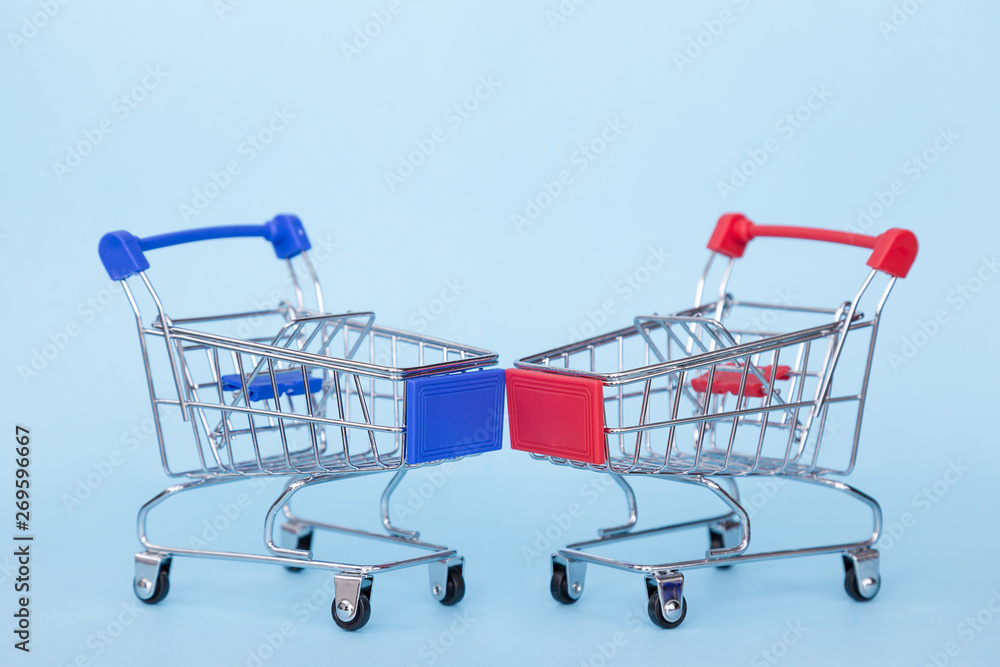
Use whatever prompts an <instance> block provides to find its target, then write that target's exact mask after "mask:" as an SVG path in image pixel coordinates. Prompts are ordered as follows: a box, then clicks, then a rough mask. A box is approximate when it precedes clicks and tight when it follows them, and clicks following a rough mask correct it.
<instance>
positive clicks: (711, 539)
mask: <svg viewBox="0 0 1000 667" xmlns="http://www.w3.org/2000/svg"><path fill="white" fill-rule="evenodd" d="M708 543H709V547H710V548H712V549H721V548H722V547H723V546H724V544H725V543H724V542H723V540H722V533H719V532H716V531H714V530H712V529H711V528H709V529H708ZM731 567H732V565H716V566H715V569H717V570H728V569H729V568H731Z"/></svg>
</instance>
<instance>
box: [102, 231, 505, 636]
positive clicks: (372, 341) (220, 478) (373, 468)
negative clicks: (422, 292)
mask: <svg viewBox="0 0 1000 667" xmlns="http://www.w3.org/2000/svg"><path fill="white" fill-rule="evenodd" d="M236 237H261V238H263V239H265V240H267V241H269V242H270V243H271V245H272V246H273V249H274V253H275V254H276V255H277V256H278V258H279V259H283V260H285V261H286V262H287V265H288V270H289V281H288V285H289V287H290V290H289V291H290V292H294V297H295V301H294V302H291V301H289V300H287V299H281V300H276V301H275V302H273V303H268V304H267V305H266V306H265V307H263V308H259V309H258V310H256V311H252V312H238V313H234V314H229V315H212V316H208V317H193V318H186V319H179V318H172V317H170V316H168V314H167V310H166V309H165V306H164V304H163V301H162V300H161V298H160V296H159V294H158V293H157V291H156V290H155V289H154V288H153V284H152V282H151V281H150V279H149V276H148V275H147V270H148V269H149V262H148V261H147V259H146V255H145V253H147V252H149V251H151V250H157V249H159V248H164V247H167V246H174V245H179V244H184V243H190V242H194V241H204V240H209V239H222V238H236ZM309 249H310V244H309V239H308V237H307V236H306V233H305V229H303V227H302V223H301V221H300V220H299V219H298V218H297V217H295V216H292V215H279V216H276V217H275V218H274V219H273V220H271V221H269V222H267V223H265V224H263V225H237V226H228V227H211V228H206V229H193V230H186V231H182V232H175V233H170V234H162V235H159V236H149V237H146V238H139V237H137V236H134V235H132V234H130V233H128V232H125V231H118V232H111V233H109V234H106V235H105V236H104V237H103V238H102V239H101V243H100V248H99V250H100V255H101V260H102V262H103V263H104V267H105V269H106V270H107V272H108V274H109V275H110V277H111V278H112V279H113V280H118V281H121V284H122V288H123V290H124V292H125V295H126V297H127V298H128V300H129V303H130V304H131V306H132V309H133V311H134V314H135V323H136V326H137V328H138V331H139V344H140V350H141V352H142V359H143V365H144V366H145V370H146V384H147V388H148V390H149V397H150V401H151V404H152V409H153V418H154V423H155V427H156V438H157V441H158V444H159V448H160V457H161V461H162V465H163V470H164V472H166V474H167V475H168V476H170V477H179V478H181V479H182V480H183V481H181V482H179V483H177V484H175V485H174V486H171V487H169V488H167V489H166V490H164V491H163V492H161V493H160V494H159V495H157V496H155V497H154V498H153V499H152V500H150V501H149V502H147V503H146V504H145V505H143V506H142V508H141V509H140V510H139V516H138V532H139V540H140V542H141V543H142V546H143V548H144V549H145V550H144V551H143V552H142V553H139V554H137V555H136V557H135V562H136V573H135V580H134V589H135V594H136V596H137V597H138V598H139V599H140V600H142V601H143V602H146V603H149V604H153V603H157V602H160V601H161V600H163V599H164V598H165V597H166V596H167V592H168V590H169V576H170V568H171V562H172V560H173V558H174V557H177V556H181V557H196V558H209V559H217V560H218V559H221V560H233V561H243V562H252V563H265V564H275V565H283V566H285V567H286V568H288V569H289V570H292V571H298V570H301V569H303V568H315V569H322V570H326V571H327V572H330V573H331V574H333V579H334V589H335V590H334V600H333V604H332V609H331V612H332V614H333V619H334V621H335V622H336V623H337V625H339V626H340V627H342V628H344V629H345V630H357V629H359V628H361V627H362V626H364V625H365V624H366V623H367V622H368V619H369V616H370V614H371V602H370V600H371V590H372V580H373V576H374V575H375V574H378V573H381V572H388V571H391V570H398V569H402V568H407V567H414V566H417V565H427V566H428V567H429V570H430V590H431V595H432V596H433V597H434V599H436V600H437V601H438V602H440V603H441V604H444V605H453V604H456V603H457V602H458V601H460V600H461V599H462V596H463V595H464V593H465V581H464V577H463V568H464V563H465V561H464V559H463V558H462V557H461V556H459V555H458V553H457V552H456V551H455V550H454V549H449V548H448V547H444V546H439V545H436V544H431V543H428V542H424V541H421V540H420V535H419V533H417V532H414V531H410V530H405V529H403V528H400V527H398V526H395V525H393V523H392V522H391V520H390V516H389V514H390V512H389V507H390V504H389V503H390V497H391V496H392V493H393V491H394V490H395V489H396V487H397V486H398V485H399V483H400V481H401V480H402V478H403V476H404V475H405V474H406V472H407V471H408V470H410V469H412V468H416V467H419V466H428V465H435V464H439V463H442V462H443V461H447V460H454V459H458V458H462V457H465V456H473V455H477V454H481V453H483V452H488V451H495V450H498V449H500V446H501V440H502V435H503V434H502V431H503V414H502V411H503V389H504V380H503V371H501V370H498V369H492V368H489V367H490V366H493V365H495V364H496V362H497V356H496V355H495V354H493V353H491V352H488V351H486V350H481V349H478V348H475V347H470V346H467V345H459V344H456V343H449V342H447V341H443V340H439V339H437V338H431V337H429V336H424V335H418V334H414V333H409V332H406V331H401V330H398V329H391V328H388V327H383V326H378V325H376V324H375V321H374V320H375V316H374V314H372V313H369V312H352V313H345V314H339V315H332V314H327V313H325V312H324V307H323V292H322V289H321V288H320V283H319V279H318V278H317V275H316V272H315V270H314V269H313V266H312V264H311V262H310V261H309V255H308V252H307V251H308V250H309ZM263 258H264V256H263V255H260V256H259V257H254V256H253V254H252V253H246V254H245V255H240V256H237V255H234V256H233V257H232V258H231V259H229V260H228V261H227V262H226V263H225V264H223V266H225V267H227V268H228V269H229V270H230V272H231V275H232V276H234V277H233V279H232V280H233V282H234V283H241V281H240V278H241V277H242V276H245V275H247V274H248V273H250V272H252V271H254V269H255V267H256V266H257V260H258V259H263ZM221 261H222V260H220V263H221ZM310 285H311V287H312V292H313V295H314V296H313V297H312V299H311V301H310V303H309V307H307V303H306V301H307V299H306V296H307V295H306V292H307V291H308V286H310ZM304 287H305V289H304ZM278 293H279V294H280V292H278ZM171 312H172V311H171ZM383 472H392V473H394V474H393V475H392V477H391V478H390V480H389V483H388V484H387V486H386V488H385V491H384V492H383V494H382V497H381V520H382V521H381V522H382V529H383V530H382V531H380V532H374V531H369V530H361V529H357V528H349V527H346V526H341V525H336V524H332V523H328V522H325V521H317V520H312V519H305V518H303V517H301V516H299V515H297V514H293V513H292V506H291V501H292V497H293V496H294V495H295V494H296V493H297V492H299V491H301V490H303V489H305V488H307V487H312V486H315V485H319V484H324V483H326V482H332V481H338V480H344V479H349V478H352V477H358V476H361V475H366V474H377V473H383ZM253 478H257V479H261V478H265V479H266V478H283V481H284V482H285V485H284V488H283V489H282V491H281V492H280V493H279V494H278V497H277V499H275V501H274V503H273V504H272V505H271V507H270V509H269V510H268V511H267V513H266V514H265V517H264V531H263V537H264V540H263V541H264V544H263V549H262V550H261V551H263V553H260V552H250V553H244V552H235V551H223V550H221V549H207V548H204V547H203V546H202V545H195V543H194V542H192V545H191V546H178V545H163V544H158V543H154V542H153V541H151V540H150V539H149V537H148V535H147V530H146V524H147V517H148V515H149V513H150V511H151V510H153V508H155V507H157V506H158V505H160V504H162V503H164V502H165V501H167V500H169V499H172V498H175V497H177V496H178V495H180V494H182V493H185V492H188V491H193V490H196V489H201V488H205V487H208V486H214V485H218V484H223V483H227V482H234V481H239V480H247V479H253ZM333 500H334V502H333V503H332V504H331V508H332V509H334V510H336V509H338V508H340V507H343V506H347V505H353V504H356V499H355V498H354V494H347V493H341V494H338V495H337V496H335V497H334V499H333ZM241 507H242V505H241ZM279 516H280V517H283V519H282V520H281V521H280V530H279V531H278V532H279V533H280V537H278V538H277V540H276V536H275V529H276V526H275V523H276V521H278V519H279ZM316 531H326V532H334V533H338V534H341V535H350V536H353V537H361V538H368V539H374V540H378V541H380V542H382V543H391V544H395V545H401V546H403V547H409V548H413V549H417V550H420V551H423V552H424V553H422V554H421V555H418V556H413V557H409V558H397V559H395V560H388V561H385V562H379V563H357V562H348V561H342V560H328V559H320V558H316V557H314V551H313V549H314V546H315V545H314V543H313V534H314V532H316ZM196 546H197V548H196ZM321 553H322V551H321Z"/></svg>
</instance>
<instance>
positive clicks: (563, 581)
mask: <svg viewBox="0 0 1000 667" xmlns="http://www.w3.org/2000/svg"><path fill="white" fill-rule="evenodd" d="M549 592H550V593H552V597H553V598H555V601H556V602H561V603H562V604H573V603H574V602H576V598H571V597H570V596H569V580H568V579H567V578H566V566H564V565H563V564H562V563H553V564H552V581H551V582H550V583H549Z"/></svg>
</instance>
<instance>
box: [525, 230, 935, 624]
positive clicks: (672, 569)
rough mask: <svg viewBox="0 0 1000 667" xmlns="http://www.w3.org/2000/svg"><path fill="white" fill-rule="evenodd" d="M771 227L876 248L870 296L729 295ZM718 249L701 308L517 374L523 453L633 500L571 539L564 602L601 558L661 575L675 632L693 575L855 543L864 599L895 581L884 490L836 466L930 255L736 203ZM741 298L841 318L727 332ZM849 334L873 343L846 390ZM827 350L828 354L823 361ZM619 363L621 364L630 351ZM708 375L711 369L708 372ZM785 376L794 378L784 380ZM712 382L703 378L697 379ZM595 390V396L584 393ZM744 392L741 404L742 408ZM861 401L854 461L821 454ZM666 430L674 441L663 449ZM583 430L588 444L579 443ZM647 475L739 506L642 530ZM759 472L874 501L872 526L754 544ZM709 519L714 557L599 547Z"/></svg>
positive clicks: (653, 606)
mask: <svg viewBox="0 0 1000 667" xmlns="http://www.w3.org/2000/svg"><path fill="white" fill-rule="evenodd" d="M764 236H770V237H786V238H799V239H810V240H819V241H827V242H834V243H840V244H846V245H854V246H860V247H865V248H869V249H871V250H873V253H872V256H871V257H870V258H869V261H868V265H869V267H870V268H871V270H870V271H869V273H868V275H867V277H866V278H865V279H864V281H863V283H862V285H861V287H860V288H859V289H858V290H857V292H856V293H855V296H854V298H853V299H852V300H850V301H847V302H845V303H844V304H842V305H841V306H840V307H838V308H835V309H826V308H806V307H799V306H792V305H788V304H786V305H773V304H762V303H757V302H741V301H738V300H736V299H735V298H734V297H733V296H732V295H730V294H729V293H728V292H727V288H728V285H729V280H730V277H731V275H732V272H733V267H734V264H735V260H736V259H737V258H739V257H741V256H742V255H743V252H744V251H745V248H746V245H747V243H748V242H749V241H750V240H752V239H753V238H757V237H764ZM709 248H710V250H712V254H711V255H710V257H709V260H708V263H707V264H706V266H705V269H704V271H703V272H702V275H701V277H700V279H699V281H698V285H697V288H696V296H695V306H694V308H692V309H689V310H686V311H682V312H680V313H677V314H676V315H671V316H665V317H662V316H650V317H637V318H635V322H634V326H632V327H626V328H624V329H620V330H617V331H612V332H609V333H607V334H603V335H599V336H595V337H592V338H589V339H586V340H583V341H579V342H576V343H572V344H570V345H565V346H562V347H559V348H556V349H553V350H549V351H547V352H542V353H539V354H535V355H531V356H528V357H525V358H523V359H520V360H518V361H517V362H515V368H514V369H513V370H509V371H508V376H507V384H508V410H509V412H510V428H511V440H512V448H514V449H520V450H524V451H527V452H528V453H529V455H530V456H531V457H533V458H536V459H539V460H546V461H549V462H551V463H553V464H556V465H560V466H567V467H572V468H575V469H582V470H591V471H596V472H603V473H608V474H611V476H612V479H613V480H614V481H615V482H616V483H617V484H618V486H619V487H620V488H621V490H622V491H623V493H624V494H625V499H626V503H627V509H628V518H627V520H626V521H625V522H624V523H623V524H622V525H619V526H614V527H610V528H604V529H601V530H599V531H598V536H597V537H596V538H594V539H590V540H585V541H581V542H577V543H574V544H569V545H567V546H566V547H564V548H560V549H558V550H556V552H555V553H554V554H553V557H552V580H551V587H550V588H551V592H552V595H553V597H554V598H555V599H556V600H557V601H559V602H562V603H564V604H572V603H574V602H576V601H577V600H579V599H580V596H581V595H582V593H583V588H584V583H585V572H586V565H587V564H588V563H591V564H595V565H602V566H605V567H610V568H613V569H617V570H622V571H626V572H635V573H638V574H642V575H643V577H644V579H645V581H646V592H647V598H648V605H647V611H648V612H649V616H650V619H651V620H652V621H653V622H654V623H655V624H656V625H658V626H660V627H664V628H673V627H676V626H677V625H679V624H680V623H681V622H682V621H683V620H684V618H685V616H686V613H687V603H686V601H685V599H684V596H683V587H684V575H683V571H686V570H691V569H698V568H705V567H728V566H730V565H732V564H735V563H741V562H751V561H754V562H759V561H764V560H774V559H782V558H790V557H798V556H812V555H821V554H833V553H839V554H841V555H842V557H843V562H844V567H845V589H846V590H847V592H848V594H849V595H850V596H851V597H852V598H854V599H856V600H859V601H867V600H871V599H872V598H874V597H875V595H876V594H877V593H878V590H879V588H880V585H881V578H880V575H879V554H878V551H877V549H874V548H873V545H874V544H875V542H876V541H877V540H878V537H879V534H880V532H881V528H882V512H881V508H880V506H879V504H878V502H877V501H876V500H875V499H874V498H872V497H871V496H868V495H867V494H865V493H863V492H861V491H859V490H858V489H856V488H854V487H852V486H850V485H848V484H846V483H844V482H842V481H839V480H835V479H831V478H830V476H831V475H848V474H850V473H851V472H852V471H853V469H854V466H855V463H856V461H857V449H858V443H859V440H860V432H861V422H862V415H863V413H864V407H865V399H866V396H867V391H868V381H869V375H870V371H871V366H872V360H873V356H874V349H875V341H876V338H877V333H878V328H879V322H880V319H881V315H882V311H883V308H884V306H885V304H886V301H887V299H888V297H889V294H890V292H891V291H892V288H893V286H894V284H895V282H896V280H897V279H898V278H901V277H905V276H906V275H907V273H908V271H909V269H910V266H911V265H912V263H913V261H914V259H915V257H916V253H917V241H916V237H915V236H914V235H913V234H912V233H911V232H908V231H905V230H897V229H893V230H889V231H887V232H885V233H884V234H882V235H880V236H878V237H872V236H865V235H859V234H849V233H845V232H832V231H826V230H818V229H813V228H799V227H777V226H760V225H755V224H754V223H752V222H750V221H749V220H748V219H747V218H746V217H745V216H742V215H740V214H727V215H724V216H722V217H721V218H720V220H719V222H718V224H717V226H716V230H715V232H714V234H713V236H712V239H711V240H710V242H709ZM719 254H721V255H724V256H727V257H728V258H729V261H728V263H727V265H726V266H725V268H724V270H723V275H722V279H721V281H720V286H719V290H718V298H717V299H716V300H715V301H713V302H710V303H704V302H703V299H704V296H705V287H706V282H707V279H708V276H709V274H710V271H711V269H712V265H713V262H714V260H715V259H716V255H719ZM880 273H884V274H887V275H888V280H887V282H886V285H885V287H884V289H883V291H882V293H881V296H879V297H878V299H877V303H876V305H875V312H874V315H873V316H872V317H871V318H869V319H867V320H866V319H865V317H864V315H863V314H862V313H861V311H860V310H859V304H860V303H861V301H862V298H863V297H864V296H865V293H866V292H867V291H868V290H869V288H870V287H871V286H872V284H873V281H874V280H875V278H876V276H878V275H879V274H880ZM739 307H742V308H757V309H759V308H768V309H777V310H782V311H785V312H787V313H790V314H795V315H797V316H803V317H805V316H825V317H832V321H830V322H827V323H826V324H819V325H815V326H809V327H807V328H805V329H797V330H793V331H790V332H773V331H772V332H764V331H750V330H745V329H744V330H739V329H735V328H733V329H727V327H726V326H725V325H724V324H723V322H724V321H726V318H727V316H728V315H729V314H730V313H731V312H732V311H733V309H735V308H739ZM656 332H659V333H660V334H665V336H664V338H665V340H666V341H667V342H666V345H664V344H663V343H659V344H658V343H657V342H655V341H654V340H653V337H652V335H653V334H654V333H656ZM859 336H862V337H864V336H867V339H865V338H861V339H858V337H859ZM849 338H850V340H851V341H852V342H853V341H855V340H860V341H861V343H862V344H865V345H864V349H863V359H864V364H863V370H862V372H861V376H860V378H858V379H856V380H855V381H856V383H857V384H856V385H852V386H856V387H857V389H855V390H852V391H848V392H846V393H845V392H843V391H841V392H839V393H838V392H837V391H835V390H834V371H835V369H836V368H837V364H838V362H839V361H840V359H841V355H842V352H843V351H844V348H845V344H846V343H847V341H848V339H849ZM822 342H826V349H825V351H824V352H823V354H822V355H816V354H815V352H816V351H817V350H816V349H811V347H810V346H815V347H817V348H818V347H820V343H822ZM636 344H641V345H643V346H644V349H643V352H644V354H643V356H642V359H643V363H641V365H638V366H635V365H629V364H627V363H626V361H625V357H626V351H627V350H628V349H629V348H628V346H629V345H631V346H632V347H633V348H634V347H635V345H636ZM607 349H610V350H612V351H615V350H617V369H616V370H613V371H601V370H599V369H598V365H599V362H598V358H599V357H600V355H601V354H602V353H603V352H605V351H606V350H607ZM788 350H792V351H795V352H796V354H793V355H791V356H793V357H794V359H795V361H793V362H789V363H790V365H789V366H785V367H782V366H781V365H780V364H779V361H780V360H781V357H780V355H781V352H782V351H786V352H787V351H788ZM612 356H614V355H612ZM633 356H634V355H633ZM817 357H818V360H817V363H813V361H812V360H813V359H816V358H817ZM765 363H767V364H769V365H768V366H765V365H764V364H765ZM611 365H612V366H614V365H615V363H614V360H612V361H611ZM698 372H702V373H703V375H701V376H700V377H698V378H696V379H695V380H692V377H694V375H695V374H696V373H698ZM781 372H784V373H785V376H784V377H781V376H780V375H779V373H781ZM782 380H787V381H788V384H789V385H790V388H789V390H788V392H787V395H784V394H783V393H782V390H781V389H780V388H779V386H778V385H779V384H781V382H780V381H782ZM699 382H700V385H698V386H700V388H696V384H697V383H699ZM807 383H811V384H812V389H811V391H810V393H809V395H804V394H803V391H804V388H805V387H806V386H807ZM587 392H590V394H589V398H587V399H581V398H580V397H581V396H583V395H585V394H586V393H587ZM755 392H756V393H755ZM730 394H731V395H732V399H730V398H729V395H730ZM567 396H570V397H573V400H576V404H575V405H574V407H573V408H572V409H570V408H568V407H567V405H568V404H567V401H569V400H570V399H568V398H566V397H567ZM658 397H659V398H658ZM664 399H665V400H664ZM657 400H660V402H661V407H660V410H661V411H664V410H665V411H666V412H668V413H669V416H668V417H667V418H654V417H653V416H652V413H653V412H654V411H655V410H654V408H653V405H654V404H655V402H656V401H657ZM560 401H561V402H560ZM628 401H633V403H632V405H633V409H632V410H631V412H629V410H628V409H626V407H625V406H626V405H629V403H628ZM684 401H687V404H690V405H691V406H693V408H694V414H693V415H692V416H686V415H683V414H682V413H681V411H680V409H681V405H682V404H683V402H684ZM730 402H732V403H733V405H732V407H727V406H728V405H729V403H730ZM539 404H542V405H543V406H544V407H546V408H548V409H549V410H550V411H551V410H556V411H559V410H561V411H562V412H563V413H564V416H565V422H563V423H564V424H566V425H567V426H568V427H569V430H570V431H572V434H573V435H566V436H565V437H563V436H561V435H557V434H553V432H554V430H555V429H554V428H553V427H552V426H551V425H544V424H543V423H542V417H541V415H544V414H546V411H545V410H542V409H540V408H539ZM662 404H665V405H662ZM852 404H856V407H857V410H856V412H852V413H851V414H852V415H853V421H854V424H853V433H852V435H851V439H850V447H849V456H848V457H847V459H846V461H844V462H842V463H840V464H824V463H821V461H823V459H822V458H821V456H825V455H826V453H827V451H826V450H828V449H829V446H826V445H824V442H825V438H824V430H825V429H826V428H827V425H828V423H829V420H828V414H829V411H830V409H831V408H844V407H845V406H850V405H852ZM636 405H638V406H639V407H638V409H635V406H636ZM616 408H617V410H616ZM615 412H617V414H615ZM567 415H568V416H567ZM595 415H596V416H595ZM595 418H596V420H597V421H596V422H595V425H594V426H589V427H585V428H576V427H575V426H573V420H580V419H582V420H585V421H589V422H593V421H594V419H595ZM685 428H687V429H690V431H691V432H692V435H693V445H692V451H691V452H690V453H687V452H684V451H683V446H682V440H683V438H681V437H679V436H678V435H677V434H678V433H680V432H681V431H682V429H685ZM725 429H728V437H727V436H726V433H725ZM749 429H759V432H760V434H759V436H758V437H756V438H753V439H752V440H751V441H750V442H749V443H747V444H748V445H749V446H745V445H744V447H745V448H743V449H741V445H740V444H738V442H742V441H739V440H738V436H742V435H743V433H744V432H745V431H747V430H749ZM775 430H786V431H787V432H788V436H787V446H785V447H784V450H783V454H782V453H781V449H779V450H778V453H777V455H767V454H762V452H764V451H765V444H764V443H765V438H766V437H767V436H768V435H769V434H770V433H772V432H774V431H775ZM658 433H659V434H660V437H659V441H660V445H659V449H658V448H657V445H656V444H654V438H655V437H657V434H658ZM663 434H666V435H663ZM720 434H721V435H720ZM577 436H580V437H577ZM717 436H719V437H717ZM581 438H582V439H583V440H586V441H587V443H588V444H582V443H581V442H578V440H580V439H581ZM626 438H628V440H626ZM615 441H617V447H616V446H614V445H613V443H614V442H615ZM720 442H722V443H723V444H719V443H720ZM754 445H756V448H755V449H754ZM633 475H637V476H645V477H652V478H657V479H670V480H675V481H679V482H684V483H686V484H693V485H696V486H700V487H703V488H706V489H708V490H709V491H711V492H712V493H713V494H714V495H715V496H716V497H717V498H718V499H719V500H720V501H721V502H722V503H723V504H724V505H725V506H726V509H727V511H726V513H724V514H721V515H718V516H713V517H709V518H705V519H698V520H693V521H687V522H683V523H673V524H668V525H664V526H658V527H654V528H648V529H644V530H634V527H635V526H636V523H637V520H638V508H637V504H636V499H635V494H634V492H633V491H632V488H631V486H630V484H629V482H628V481H627V478H628V477H629V476H633ZM748 476H780V477H782V478H783V479H788V480H791V481H796V482H800V483H803V484H808V485H812V486H817V487H820V488H824V489H829V490H831V491H837V492H840V493H843V494H845V495H847V496H848V497H850V498H852V499H854V500H856V501H858V502H860V503H862V504H863V505H865V506H866V507H867V508H868V509H869V510H870V512H871V516H872V524H871V525H872V529H871V532H870V533H869V534H867V536H865V537H863V538H861V539H858V540H856V541H853V542H846V543H837V544H828V545H821V546H813V547H806V548H797V549H783V550H777V551H767V552H751V551H750V542H751V540H750V536H751V531H750V523H751V522H750V516H749V514H748V512H747V511H746V509H745V508H744V506H743V504H741V499H740V494H739V487H738V485H737V478H739V477H748ZM706 527H707V528H708V530H709V542H710V548H709V549H708V551H707V552H706V554H705V556H704V557H703V558H692V559H687V560H683V561H677V562H666V563H649V564H640V563H633V562H630V561H627V560H623V559H619V558H614V557H608V556H603V555H598V554H594V553H591V552H590V551H589V549H591V548H594V547H602V546H605V545H608V544H610V543H613V542H615V543H617V542H623V541H626V540H633V539H638V538H643V537H649V536H654V535H660V534H664V533H669V532H675V531H680V530H687V529H696V528H702V529H704V528H706Z"/></svg>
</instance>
